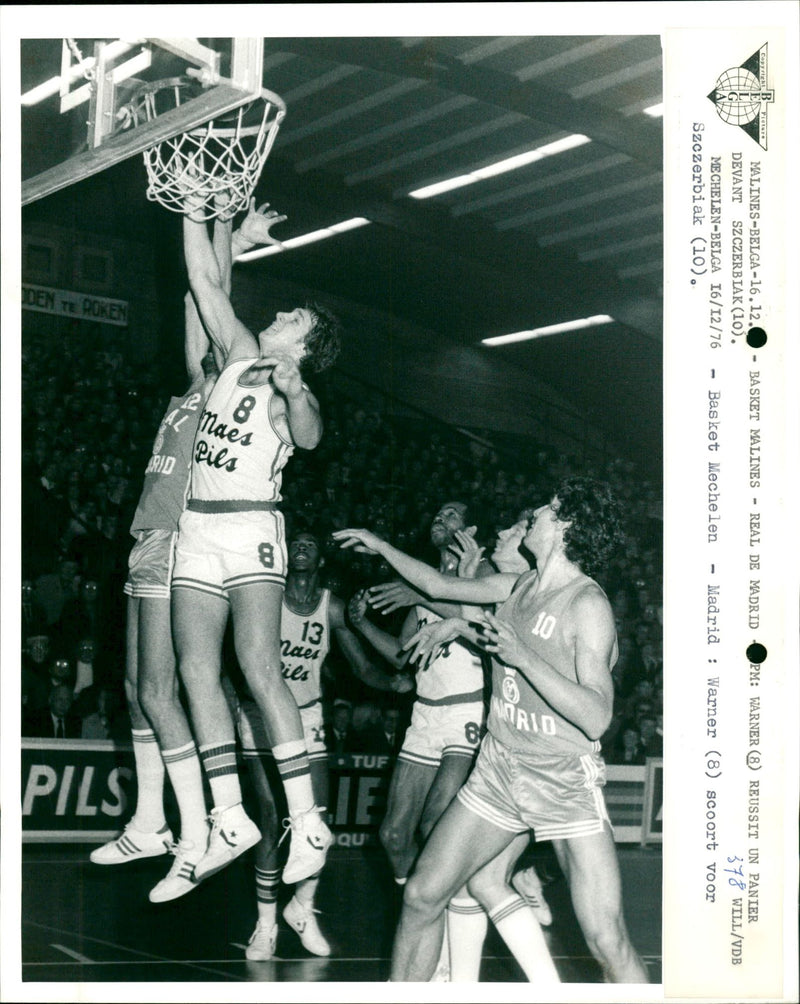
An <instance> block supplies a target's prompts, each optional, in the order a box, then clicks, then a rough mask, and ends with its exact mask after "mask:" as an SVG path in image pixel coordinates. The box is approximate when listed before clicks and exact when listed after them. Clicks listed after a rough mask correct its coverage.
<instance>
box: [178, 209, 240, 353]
mask: <svg viewBox="0 0 800 1004" xmlns="http://www.w3.org/2000/svg"><path fill="white" fill-rule="evenodd" d="M186 209H187V212H186V214H185V215H184V217H183V250H184V256H185V258H186V270H187V272H188V275H189V285H190V287H191V290H192V293H193V295H194V298H195V302H196V304H197V309H198V311H199V314H200V318H201V320H202V322H203V325H204V326H205V329H206V331H207V332H208V335H209V337H210V338H211V339H212V341H213V342H214V344H215V345H217V346H218V347H219V349H220V350H221V351H222V352H223V353H225V355H226V356H227V357H228V358H229V359H230V358H241V357H242V356H246V355H251V354H252V355H257V354H258V343H257V342H256V340H255V338H254V337H253V335H252V334H251V333H250V332H249V331H248V330H247V328H245V326H244V325H243V324H242V323H241V322H240V321H239V320H238V318H237V317H236V315H235V314H234V312H233V307H232V306H231V301H230V297H229V295H228V291H227V290H226V285H225V279H224V277H223V274H222V271H221V269H220V264H219V261H218V260H217V255H216V253H215V251H214V247H213V245H212V243H211V239H210V238H209V235H208V226H207V224H206V223H205V221H203V220H200V219H194V218H193V217H192V211H193V206H192V204H191V200H190V199H187V202H186ZM228 254H230V250H229V251H228Z"/></svg>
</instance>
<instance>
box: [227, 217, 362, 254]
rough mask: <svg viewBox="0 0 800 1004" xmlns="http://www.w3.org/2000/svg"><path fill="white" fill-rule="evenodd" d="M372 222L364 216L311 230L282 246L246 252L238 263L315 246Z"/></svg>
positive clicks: (286, 241)
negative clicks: (317, 243) (311, 245)
mask: <svg viewBox="0 0 800 1004" xmlns="http://www.w3.org/2000/svg"><path fill="white" fill-rule="evenodd" d="M371 222H372V221H371V220H368V219H366V217H364V216H354V217H353V218H352V219H349V220H343V221H342V222H341V223H334V224H332V225H331V226H329V227H322V228H321V229H320V230H311V231H309V232H308V233H307V234H300V235H299V236H297V237H290V238H289V239H288V240H285V241H281V243H280V244H267V245H266V247H263V248H257V249H256V250H254V251H245V252H244V253H243V254H240V255H239V256H238V257H237V259H236V261H238V262H242V261H255V259H256V258H265V257H266V256H267V255H270V254H280V253H281V251H288V250H290V249H291V248H299V247H302V246H303V245H304V244H313V243H314V242H315V241H324V240H325V239H326V238H328V237H334V236H335V235H336V234H343V233H346V232H347V231H348V230H355V229H356V228H357V227H363V226H366V224H367V223H371Z"/></svg>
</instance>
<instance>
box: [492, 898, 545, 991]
mask: <svg viewBox="0 0 800 1004" xmlns="http://www.w3.org/2000/svg"><path fill="white" fill-rule="evenodd" d="M489 919H490V920H491V922H492V923H493V924H494V926H495V927H496V928H497V931H498V933H499V934H500V936H501V937H502V939H503V941H505V943H506V944H507V945H508V947H509V948H510V949H511V953H512V955H513V956H514V958H515V959H516V960H517V962H518V963H519V964H520V966H522V970H523V972H524V973H525V975H526V976H527V977H528V982H530V983H560V982H561V980H560V978H559V975H558V972H557V970H556V967H555V964H554V962H553V958H552V956H551V955H550V949H549V948H548V947H547V942H546V941H545V938H544V935H543V934H542V929H541V927H540V926H539V921H538V920H537V919H536V917H534V915H533V910H531V908H530V907H529V906H528V904H527V903H526V902H525V900H524V899H523V898H522V897H521V896H517V895H516V894H515V895H513V896H509V897H508V899H505V900H503V902H502V903H500V904H499V905H498V906H496V907H495V908H494V910H491V911H490V913H489Z"/></svg>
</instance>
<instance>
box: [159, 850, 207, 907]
mask: <svg viewBox="0 0 800 1004" xmlns="http://www.w3.org/2000/svg"><path fill="white" fill-rule="evenodd" d="M171 850H172V853H173V854H174V855H175V860H174V861H173V862H172V867H171V868H170V870H169V871H168V872H167V874H166V875H165V876H164V878H163V879H161V881H160V882H159V883H158V884H157V885H154V886H153V888H152V889H151V890H150V902H151V903H166V902H168V901H169V900H171V899H178V897H179V896H185V895H186V893H187V892H191V891H192V889H196V888H197V878H196V877H195V874H194V870H195V867H196V866H197V862H198V861H199V860H200V859H201V858H202V856H203V852H204V850H205V848H203V847H197V846H195V844H193V843H192V841H191V840H180V841H178V843H177V844H173V845H172V848H171Z"/></svg>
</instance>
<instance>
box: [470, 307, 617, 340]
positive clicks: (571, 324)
mask: <svg viewBox="0 0 800 1004" xmlns="http://www.w3.org/2000/svg"><path fill="white" fill-rule="evenodd" d="M613 322H614V318H613V317H610V316H609V315H608V314H595V315H594V316H593V317H580V318H578V319H577V320H575V321H564V322H563V323H562V324H550V325H548V326H547V327H546V328H534V329H533V330H531V331H515V332H513V333H512V334H510V335H495V336H494V337H493V338H483V339H481V344H482V345H508V344H510V343H511V342H524V341H527V340H528V339H530V338H542V337H544V336H545V335H557V334H560V333H561V332H564V331H578V330H579V329H580V328H593V327H595V326H596V325H598V324H613Z"/></svg>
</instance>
